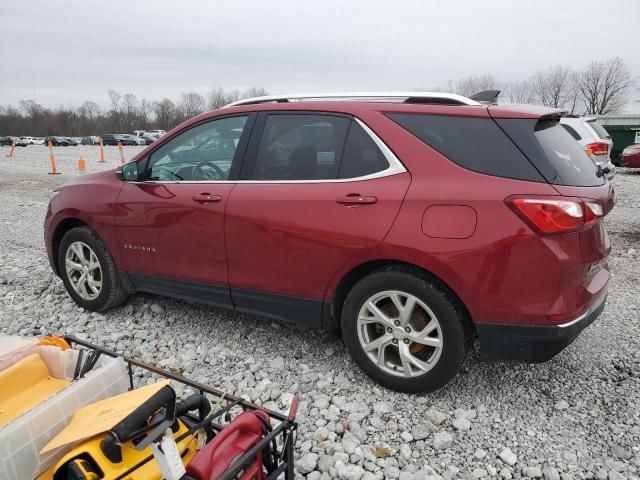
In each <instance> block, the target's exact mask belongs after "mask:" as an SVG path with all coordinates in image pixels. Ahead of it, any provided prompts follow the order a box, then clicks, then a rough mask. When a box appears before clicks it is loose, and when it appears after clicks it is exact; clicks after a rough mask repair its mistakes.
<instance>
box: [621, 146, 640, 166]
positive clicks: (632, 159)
mask: <svg viewBox="0 0 640 480" xmlns="http://www.w3.org/2000/svg"><path fill="white" fill-rule="evenodd" d="M620 166H621V167H627V168H640V143H636V144H634V145H629V146H628V147H627V148H625V149H624V150H623V151H622V154H621V155H620Z"/></svg>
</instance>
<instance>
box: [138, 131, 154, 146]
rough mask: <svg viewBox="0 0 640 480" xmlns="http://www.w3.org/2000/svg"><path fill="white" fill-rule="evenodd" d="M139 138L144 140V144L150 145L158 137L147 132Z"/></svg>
mask: <svg viewBox="0 0 640 480" xmlns="http://www.w3.org/2000/svg"><path fill="white" fill-rule="evenodd" d="M140 138H142V139H143V140H144V142H145V144H146V145H151V144H152V143H153V142H155V141H156V140H157V139H158V137H157V136H155V135H151V134H149V133H144V134H142V135H141V136H140Z"/></svg>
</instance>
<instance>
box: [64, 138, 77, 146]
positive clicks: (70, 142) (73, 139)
mask: <svg viewBox="0 0 640 480" xmlns="http://www.w3.org/2000/svg"><path fill="white" fill-rule="evenodd" d="M65 138H66V139H67V142H69V146H70V147H75V146H77V145H78V143H79V142H78V140H76V139H75V138H74V137H65Z"/></svg>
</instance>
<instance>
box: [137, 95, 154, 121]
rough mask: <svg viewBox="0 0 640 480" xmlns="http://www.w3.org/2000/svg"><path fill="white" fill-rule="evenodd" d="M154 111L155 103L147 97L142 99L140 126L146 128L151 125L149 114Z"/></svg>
mask: <svg viewBox="0 0 640 480" xmlns="http://www.w3.org/2000/svg"><path fill="white" fill-rule="evenodd" d="M152 112H153V103H151V101H150V100H149V99H147V98H143V99H142V100H140V126H141V127H142V128H144V129H146V128H147V127H148V126H149V116H150V114H151V113H152Z"/></svg>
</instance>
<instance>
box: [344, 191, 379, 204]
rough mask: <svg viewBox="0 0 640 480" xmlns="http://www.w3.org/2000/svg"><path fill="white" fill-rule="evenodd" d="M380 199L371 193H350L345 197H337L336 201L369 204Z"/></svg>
mask: <svg viewBox="0 0 640 480" xmlns="http://www.w3.org/2000/svg"><path fill="white" fill-rule="evenodd" d="M377 201H378V199H377V198H376V197H372V196H370V195H360V194H359V193H349V194H348V195H345V196H343V197H338V198H336V202H337V203H339V204H341V205H347V206H349V205H351V206H353V205H367V204H372V203H376V202H377Z"/></svg>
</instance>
